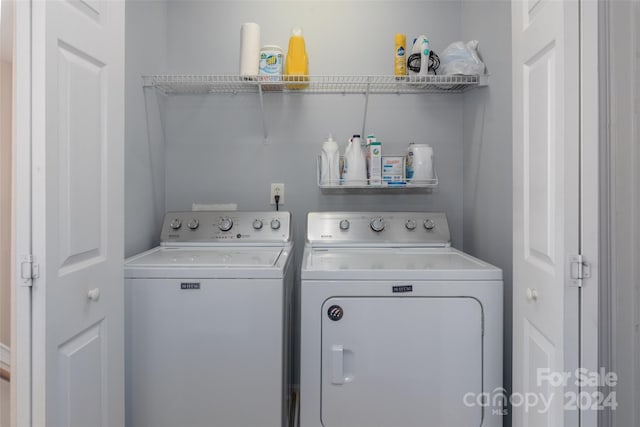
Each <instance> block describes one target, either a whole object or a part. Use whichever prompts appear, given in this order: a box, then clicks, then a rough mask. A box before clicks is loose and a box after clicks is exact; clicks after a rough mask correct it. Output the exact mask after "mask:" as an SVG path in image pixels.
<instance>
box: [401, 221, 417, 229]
mask: <svg viewBox="0 0 640 427" xmlns="http://www.w3.org/2000/svg"><path fill="white" fill-rule="evenodd" d="M404 226H405V227H406V228H407V230H415V229H416V226H417V224H416V220H415V219H408V220H407V222H405V223H404Z"/></svg>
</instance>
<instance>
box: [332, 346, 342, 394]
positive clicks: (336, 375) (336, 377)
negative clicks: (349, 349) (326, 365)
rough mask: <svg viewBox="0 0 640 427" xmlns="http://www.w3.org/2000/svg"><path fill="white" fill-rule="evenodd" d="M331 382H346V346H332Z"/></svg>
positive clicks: (338, 383)
mask: <svg viewBox="0 0 640 427" xmlns="http://www.w3.org/2000/svg"><path fill="white" fill-rule="evenodd" d="M331 384H337V385H341V384H344V348H343V346H341V345H336V344H334V345H333V346H331Z"/></svg>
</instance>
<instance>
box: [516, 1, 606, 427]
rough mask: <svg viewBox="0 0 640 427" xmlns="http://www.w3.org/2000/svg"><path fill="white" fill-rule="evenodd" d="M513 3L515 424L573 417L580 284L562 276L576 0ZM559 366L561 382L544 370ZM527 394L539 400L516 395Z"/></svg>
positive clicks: (574, 160)
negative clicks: (566, 405) (566, 374)
mask: <svg viewBox="0 0 640 427" xmlns="http://www.w3.org/2000/svg"><path fill="white" fill-rule="evenodd" d="M512 5H513V8H512V31H513V163H514V164H513V168H514V175H513V179H514V182H513V184H514V193H513V199H514V207H513V209H514V210H513V227H514V240H513V257H514V259H513V262H514V266H513V268H514V275H513V322H514V324H513V392H514V393H517V395H515V396H513V399H516V400H513V401H512V402H513V425H514V426H517V427H520V426H522V427H525V426H526V427H553V426H563V425H566V426H573V425H577V424H578V411H577V410H567V411H565V410H564V403H565V397H564V393H566V392H569V393H571V392H573V391H575V385H574V384H575V377H574V376H573V375H574V373H575V369H576V368H577V367H578V363H579V347H578V346H579V342H578V337H579V323H578V320H579V317H578V315H579V311H578V308H579V294H578V288H576V287H572V286H571V283H570V281H569V279H568V277H569V268H568V265H569V264H568V256H569V255H570V254H577V253H578V243H579V241H578V237H579V204H578V203H579V201H578V194H579V159H580V153H579V63H578V61H579V58H578V52H579V45H578V38H579V27H578V18H579V16H578V10H579V9H578V2H577V1H575V0H568V1H556V0H549V1H547V0H530V1H526V0H513V2H512ZM594 90H597V89H596V88H594ZM563 372H570V373H571V378H569V379H568V382H567V385H566V387H563V382H562V381H555V380H557V379H558V377H557V376H556V375H552V376H551V377H550V376H549V375H547V374H551V373H553V374H562V373H563ZM527 396H531V397H529V399H530V400H529V402H530V403H534V402H535V401H534V400H533V399H534V397H533V396H535V397H536V398H537V399H538V401H537V404H535V405H531V406H530V407H527V405H526V404H525V403H522V404H521V403H520V398H521V397H522V398H527ZM542 398H544V399H545V400H548V399H551V400H550V402H551V403H550V406H549V408H548V409H546V408H545V403H544V402H543V401H542ZM525 402H526V400H525ZM567 402H569V403H570V401H569V400H567Z"/></svg>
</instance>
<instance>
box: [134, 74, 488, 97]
mask: <svg viewBox="0 0 640 427" xmlns="http://www.w3.org/2000/svg"><path fill="white" fill-rule="evenodd" d="M142 77H143V85H144V87H150V88H155V89H157V90H160V91H161V92H163V93H165V94H168V95H179V94H207V93H257V92H260V91H261V90H262V92H279V93H283V92H288V93H319V94H327V93H342V94H369V93H372V94H373V93H386V94H393V93H428V92H435V93H459V92H464V91H466V90H468V89H472V88H474V87H479V86H486V85H487V80H488V77H487V76H486V75H472V76H463V75H440V76H438V75H430V76H405V77H396V76H284V77H283V79H286V81H284V80H282V81H272V80H260V79H259V78H258V77H243V76H238V75H186V74H185V75H146V76H142Z"/></svg>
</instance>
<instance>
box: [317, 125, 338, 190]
mask: <svg viewBox="0 0 640 427" xmlns="http://www.w3.org/2000/svg"><path fill="white" fill-rule="evenodd" d="M320 160H321V161H320V184H321V185H339V184H340V151H339V147H338V143H337V142H336V141H335V140H334V139H333V137H332V136H331V134H329V139H327V140H326V141H325V142H324V143H323V144H322V152H321V153H320Z"/></svg>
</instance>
